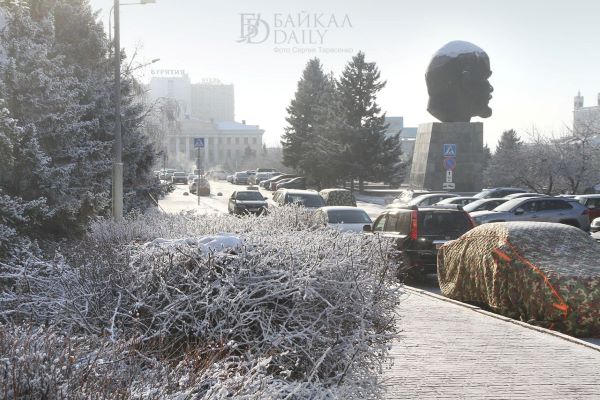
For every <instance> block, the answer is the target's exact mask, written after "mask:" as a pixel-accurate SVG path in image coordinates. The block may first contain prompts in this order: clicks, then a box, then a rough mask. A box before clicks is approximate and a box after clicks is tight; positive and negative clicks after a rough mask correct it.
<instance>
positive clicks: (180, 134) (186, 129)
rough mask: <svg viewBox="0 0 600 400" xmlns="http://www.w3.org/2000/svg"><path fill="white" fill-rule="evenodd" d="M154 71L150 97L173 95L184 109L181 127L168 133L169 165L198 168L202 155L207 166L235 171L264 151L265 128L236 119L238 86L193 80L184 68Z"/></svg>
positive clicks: (179, 120) (166, 153) (166, 152)
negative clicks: (198, 143) (199, 144)
mask: <svg viewBox="0 0 600 400" xmlns="http://www.w3.org/2000/svg"><path fill="white" fill-rule="evenodd" d="M152 75H153V76H152V79H151V80H150V85H149V98H150V100H151V101H159V100H160V99H161V98H167V99H173V100H176V102H177V104H178V108H179V112H178V114H177V116H176V119H177V121H176V122H177V123H176V124H174V125H175V126H176V128H175V129H169V130H168V132H165V135H164V136H165V143H164V158H163V163H164V166H165V167H170V168H178V169H184V170H192V169H193V168H194V167H195V165H196V162H197V159H198V155H200V161H201V165H202V167H203V168H204V169H210V168H216V167H220V168H231V169H235V168H236V167H237V165H238V164H239V163H240V162H241V161H242V160H243V159H244V158H245V157H251V156H253V155H255V154H257V153H258V152H260V151H261V150H262V146H263V142H262V137H263V134H264V130H263V129H260V127H259V126H258V125H248V124H246V121H245V120H243V121H242V122H236V121H235V112H234V110H235V109H234V89H233V85H224V84H222V83H221V82H219V81H218V80H215V79H211V80H203V81H202V82H200V83H191V81H190V79H189V77H188V76H187V74H186V73H185V71H182V70H153V71H152ZM194 138H204V148H202V149H200V150H198V149H196V148H194ZM198 152H199V154H198Z"/></svg>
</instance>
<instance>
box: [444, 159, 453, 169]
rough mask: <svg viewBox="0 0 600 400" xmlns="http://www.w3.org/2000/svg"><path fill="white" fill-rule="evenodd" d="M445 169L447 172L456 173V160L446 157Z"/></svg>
mask: <svg viewBox="0 0 600 400" xmlns="http://www.w3.org/2000/svg"><path fill="white" fill-rule="evenodd" d="M444 168H445V169H446V171H454V168H456V158H454V157H444Z"/></svg>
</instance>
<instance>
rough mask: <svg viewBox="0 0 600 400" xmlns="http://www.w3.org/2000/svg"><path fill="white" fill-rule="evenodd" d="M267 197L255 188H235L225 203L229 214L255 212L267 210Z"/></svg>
mask: <svg viewBox="0 0 600 400" xmlns="http://www.w3.org/2000/svg"><path fill="white" fill-rule="evenodd" d="M267 208H268V205H267V199H266V198H265V197H263V195H262V194H261V193H260V192H259V191H257V190H237V191H235V192H233V193H232V194H231V197H230V198H229V202H228V204H227V210H228V211H229V214H236V215H239V214H256V215H261V214H264V213H266V212H267Z"/></svg>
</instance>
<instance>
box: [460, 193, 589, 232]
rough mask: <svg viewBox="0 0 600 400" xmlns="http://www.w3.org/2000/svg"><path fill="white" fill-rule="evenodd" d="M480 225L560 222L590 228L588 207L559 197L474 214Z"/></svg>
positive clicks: (523, 200)
mask: <svg viewBox="0 0 600 400" xmlns="http://www.w3.org/2000/svg"><path fill="white" fill-rule="evenodd" d="M471 217H473V219H474V220H475V222H477V223H478V224H485V223H488V222H505V221H538V222H558V223H561V224H567V225H572V226H576V227H578V228H581V229H583V230H585V231H587V230H589V228H590V219H589V211H588V209H587V207H585V206H583V205H581V204H579V203H578V202H577V201H576V200H573V199H562V198H557V197H526V198H519V199H513V200H509V201H507V202H506V203H504V204H501V205H499V206H498V207H496V208H494V209H493V210H491V211H477V212H472V213H471Z"/></svg>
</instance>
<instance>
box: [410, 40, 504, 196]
mask: <svg viewBox="0 0 600 400" xmlns="http://www.w3.org/2000/svg"><path fill="white" fill-rule="evenodd" d="M491 74H492V71H491V69H490V59H489V57H488V55H487V53H486V52H485V51H483V50H482V49H481V48H480V47H478V46H476V45H474V44H473V43H469V42H463V41H453V42H450V43H447V44H446V45H444V46H443V47H442V48H440V49H439V50H438V51H437V52H436V53H435V54H434V55H433V57H432V58H431V61H430V62H429V66H428V67H427V71H426V73H425V82H426V83H427V92H428V93H429V103H428V105H427V111H429V113H430V114H431V115H433V116H434V117H436V118H437V119H439V120H440V121H441V122H430V123H425V124H421V125H419V129H418V131H417V139H416V143H415V149H414V155H413V164H412V168H411V174H410V186H411V187H413V188H415V189H417V188H418V189H429V190H448V191H456V192H475V191H479V190H480V189H481V178H482V172H483V171H482V166H483V123H481V122H474V123H473V122H471V118H473V117H481V118H488V117H490V116H491V115H492V109H491V108H490V106H489V101H490V99H491V98H492V91H493V90H494V89H493V87H492V86H491V85H490V83H489V81H488V79H489V77H490V75H491Z"/></svg>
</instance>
